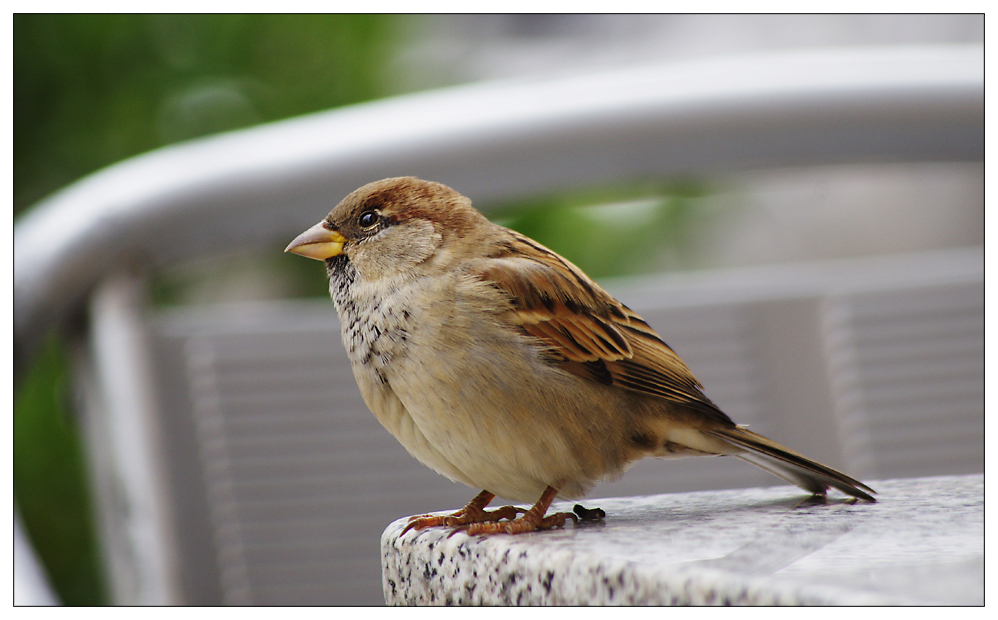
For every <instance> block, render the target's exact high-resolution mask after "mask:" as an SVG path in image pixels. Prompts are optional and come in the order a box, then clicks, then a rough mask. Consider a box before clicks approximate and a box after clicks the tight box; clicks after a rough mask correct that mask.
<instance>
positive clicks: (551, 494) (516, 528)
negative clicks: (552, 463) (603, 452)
mask: <svg viewBox="0 0 998 620" xmlns="http://www.w3.org/2000/svg"><path fill="white" fill-rule="evenodd" d="M557 494H558V489H556V488H554V487H552V486H549V487H547V488H546V489H545V490H544V493H543V494H542V495H541V498H540V499H539V500H537V503H536V504H534V505H533V507H531V509H530V510H527V511H525V512H524V514H523V516H522V517H517V518H515V519H513V520H512V521H510V522H508V523H499V522H498V521H495V522H491V523H484V522H483V523H472V524H470V525H463V526H461V527H458V528H457V529H456V530H454V531H453V532H451V533H450V536H453V535H454V534H456V533H458V532H464V533H465V534H467V535H468V536H484V535H489V534H522V533H524V532H533V531H536V530H549V529H551V528H555V527H563V526H564V525H565V523H566V521H567V520H568V519H571V520H572V522H573V523H575V524H578V523H579V518H578V517H576V516H575V515H574V514H573V513H571V512H557V513H555V514H553V515H548V516H546V517H545V516H544V513H545V512H547V510H548V507H550V506H551V502H552V501H553V500H554V498H555V496H556V495H557ZM450 536H448V538H449V537H450Z"/></svg>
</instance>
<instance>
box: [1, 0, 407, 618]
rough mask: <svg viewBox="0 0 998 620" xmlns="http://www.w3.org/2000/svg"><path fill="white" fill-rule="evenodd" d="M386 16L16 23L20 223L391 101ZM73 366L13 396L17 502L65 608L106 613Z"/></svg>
mask: <svg viewBox="0 0 998 620" xmlns="http://www.w3.org/2000/svg"><path fill="white" fill-rule="evenodd" d="M396 19H397V18H394V17H392V16H385V15H41V14H38V15H25V14H20V15H14V214H15V216H16V215H17V214H19V213H21V212H23V211H24V210H26V209H27V208H29V207H30V206H31V205H32V204H34V203H35V202H37V201H38V200H40V199H42V198H44V197H45V196H47V195H49V194H51V193H52V192H54V191H56V190H58V189H60V188H62V187H64V186H66V185H68V184H70V183H72V182H73V181H76V180H77V179H79V178H80V177H82V176H84V175H87V174H89V173H91V172H94V171H96V170H98V169H100V168H103V167H105V166H108V165H110V164H113V163H115V162H117V161H120V160H122V159H125V158H128V157H131V156H133V155H137V154H139V153H142V152H145V151H148V150H151V149H154V148H157V147H160V146H164V145H167V144H170V143H174V142H178V141H181V140H187V139H191V138H196V137H199V136H202V135H206V134H210V133H215V132H220V131H226V130H230V129H236V128H239V127H245V126H248V125H253V124H256V123H261V122H267V121H272V120H277V119H281V118H287V117H290V116H294V115H299V114H305V113H309V112H314V111H319V110H323V109H327V108H331V107H335V106H339V105H344V104H349V103H355V102H359V101H364V100H367V99H372V98H375V97H378V96H381V95H383V94H386V93H384V92H382V91H381V90H380V87H379V81H380V80H381V76H382V73H383V71H382V67H383V65H384V63H385V61H386V57H387V56H386V54H387V53H388V52H389V51H390V50H391V49H392V46H393V45H394V40H395V37H394V36H393V30H392V29H393V27H394V21H395V20H396ZM64 359H65V354H64V350H63V345H62V343H61V342H60V341H59V340H57V339H56V338H52V339H50V340H49V341H48V344H47V345H46V348H45V349H44V351H43V352H41V353H40V354H39V356H38V357H37V358H36V360H35V362H34V366H33V367H32V369H30V370H29V371H28V372H27V373H26V376H25V379H24V380H23V381H21V383H20V384H19V385H18V386H15V389H16V390H17V392H16V398H15V424H14V472H15V475H14V479H15V484H14V489H15V498H16V501H17V504H18V506H19V508H20V510H21V511H22V514H23V517H24V522H25V526H26V527H27V529H28V533H29V535H30V537H31V539H32V542H33V543H34V545H35V548H36V550H37V551H38V553H39V555H40V556H41V560H42V562H43V563H44V564H45V565H46V568H47V570H48V573H49V577H50V579H51V581H52V585H53V587H54V588H55V590H56V591H57V594H58V596H59V597H60V599H61V600H62V601H63V602H65V603H67V604H74V605H95V604H100V603H103V602H105V601H106V600H107V598H106V595H105V593H104V592H103V591H102V587H101V579H100V576H99V575H100V573H99V571H98V570H97V566H98V562H99V560H98V559H97V556H96V551H95V549H96V545H95V543H94V538H93V530H92V524H91V518H90V513H89V509H88V507H87V506H88V504H87V493H86V485H85V484H84V480H85V475H84V471H85V469H84V466H83V459H82V456H81V448H80V441H79V438H78V434H77V432H76V426H75V424H74V423H73V419H72V415H71V413H70V412H69V406H68V404H67V402H66V401H67V398H66V392H67V388H66V368H65V361H64Z"/></svg>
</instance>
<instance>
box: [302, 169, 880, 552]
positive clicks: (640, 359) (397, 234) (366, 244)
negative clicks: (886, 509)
mask: <svg viewBox="0 0 998 620" xmlns="http://www.w3.org/2000/svg"><path fill="white" fill-rule="evenodd" d="M286 251H287V252H293V253H295V254H300V255H301V256H306V257H308V258H314V259H316V260H323V261H325V263H326V271H327V272H328V274H329V291H330V294H331V296H332V298H333V302H334V303H335V305H336V310H337V312H338V313H339V316H340V320H341V322H342V330H343V344H344V345H345V346H346V349H347V352H348V354H349V357H350V362H351V365H352V367H353V372H354V376H355V377H356V379H357V384H358V385H359V386H360V391H361V394H362V395H363V397H364V402H366V403H367V406H368V407H369V408H370V409H371V411H372V412H374V415H375V417H377V418H378V421H380V422H381V424H383V425H384V426H385V428H387V429H388V430H389V431H390V432H391V433H392V434H393V435H394V436H395V438H396V439H398V440H399V442H400V443H401V444H402V445H403V446H405V448H406V450H408V451H409V453H410V454H412V455H413V456H414V457H416V458H417V459H418V460H419V461H420V462H422V463H424V464H425V465H427V466H429V467H431V468H432V469H434V470H435V471H437V472H439V473H441V474H443V475H444V476H447V477H448V478H450V479H451V480H457V481H460V482H463V483H464V484H467V485H469V486H471V487H475V488H479V489H483V491H482V492H481V493H480V494H479V495H478V496H477V497H475V498H474V499H473V500H472V501H471V502H470V503H469V504H468V505H467V506H465V507H464V508H463V509H461V510H459V511H458V512H456V513H454V514H452V515H450V516H446V517H440V516H429V515H424V516H421V517H414V518H413V519H412V520H411V521H410V523H409V527H414V528H416V529H420V528H423V527H428V526H436V525H445V526H464V528H463V529H465V531H467V533H469V534H492V533H498V532H507V533H510V534H515V533H519V532H528V531H531V530H535V529H546V528H551V527H558V526H562V525H564V524H565V522H566V519H568V518H571V519H573V520H575V515H573V514H571V513H557V514H553V515H549V516H545V513H546V512H547V509H548V507H549V506H550V505H551V502H552V501H553V500H554V499H555V497H561V498H566V499H567V498H573V497H580V496H582V495H584V494H585V493H586V492H587V491H588V489H589V488H591V486H592V485H593V484H594V483H595V482H597V481H599V480H602V479H606V478H612V477H615V476H619V475H620V474H621V473H622V472H623V471H624V470H625V469H626V467H627V465H628V464H630V463H631V462H633V461H636V460H638V459H641V458H644V457H646V456H656V457H682V456H706V455H724V454H727V455H736V456H738V457H741V458H743V459H745V460H746V461H749V462H751V463H753V464H755V465H758V466H759V467H762V468H763V469H765V470H766V471H769V472H770V473H773V474H775V475H777V476H779V477H780V478H783V479H784V480H787V481H789V482H791V483H793V484H796V485H798V486H800V487H801V488H803V489H806V490H807V491H809V492H811V493H813V494H816V495H823V494H825V493H826V492H827V490H828V488H829V487H834V488H836V489H839V490H840V491H842V492H844V493H847V494H849V495H852V496H854V497H857V498H860V499H864V500H868V501H874V499H873V497H871V496H870V495H869V494H868V493H867V492H869V493H874V491H873V490H872V489H871V488H869V487H868V486H866V485H864V484H863V483H862V482H859V481H858V480H855V479H853V478H850V477H849V476H846V475H845V474H842V473H840V472H838V471H835V470H834V469H831V468H830V467H826V466H824V465H821V464H819V463H816V462H814V461H811V460H809V459H807V458H805V457H804V456H801V455H800V454H797V453H796V452H793V451H791V450H788V449H787V448H784V447H783V446H781V445H779V444H777V443H775V442H773V441H770V440H769V439H766V438H765V437H763V436H761V435H758V434H756V433H753V432H752V431H750V430H748V429H746V428H744V427H741V426H738V425H736V424H735V423H734V422H732V420H731V418H729V417H728V416H727V415H726V414H725V413H724V412H723V411H721V410H720V409H718V408H717V406H716V405H714V403H712V402H711V401H710V399H708V398H707V397H706V396H705V395H704V393H703V391H702V389H703V386H701V385H700V382H699V381H697V379H696V377H694V376H693V373H692V372H691V371H690V369H689V368H688V367H687V366H686V364H685V363H683V361H682V360H681V359H679V356H677V355H676V353H675V352H673V350H672V349H671V348H669V346H668V345H667V344H666V343H665V342H664V341H663V340H662V339H661V338H660V337H659V336H658V334H656V333H655V331H654V330H652V328H651V327H649V326H648V324H647V323H645V322H644V320H642V318H641V317H640V316H638V315H637V314H635V313H634V312H633V311H631V309H630V308H628V307H627V306H625V305H624V304H622V303H620V302H619V301H617V300H616V299H614V298H613V297H611V296H610V295H609V294H608V293H607V292H606V291H604V290H603V289H602V288H600V287H599V285H597V284H596V283H595V282H593V281H592V280H590V279H589V278H588V277H587V276H586V275H585V274H584V273H582V271H580V270H579V269H578V268H577V267H576V266H575V265H573V264H571V263H570V262H568V261H567V260H565V259H564V258H562V257H561V256H558V255H557V254H555V253H554V252H552V251H551V250H549V249H547V248H545V247H544V246H542V245H540V244H539V243H537V242H535V241H532V240H530V239H528V238H527V237H524V236H523V235H521V234H519V233H517V232H515V231H512V230H509V229H507V228H504V227H502V226H499V225H496V224H493V223H491V222H489V221H488V220H487V219H486V218H485V217H484V216H483V215H482V214H481V213H479V212H478V211H477V210H475V209H474V208H473V207H472V206H471V201H470V200H469V199H467V198H465V197H464V196H462V195H461V194H459V193H457V192H456V191H454V190H453V189H451V188H449V187H447V186H445V185H441V184H439V183H432V182H429V181H423V180H420V179H416V178H412V177H400V178H391V179H384V180H381V181H377V182H374V183H370V184H368V185H365V186H363V187H361V188H360V189H358V190H356V191H354V192H353V193H351V194H350V195H349V196H347V197H346V198H344V199H343V201H342V202H340V203H339V204H338V205H336V207H335V208H334V209H333V210H332V211H331V212H330V213H329V215H327V216H326V218H325V219H324V220H322V221H321V222H319V223H318V224H316V225H315V226H313V227H312V228H310V229H308V230H307V231H305V232H304V233H302V234H301V235H300V236H298V238H296V239H295V240H294V241H292V242H291V244H290V245H289V246H288V247H287V250H286ZM496 495H500V496H502V497H507V498H510V499H513V500H514V501H522V502H526V503H529V502H531V501H536V503H535V504H534V505H533V507H532V508H531V509H530V510H529V511H525V514H523V515H522V516H518V513H519V512H524V511H523V510H522V509H517V508H513V507H511V506H506V507H504V508H500V509H498V510H493V511H486V510H485V507H486V506H487V505H488V503H489V502H490V501H492V499H493V498H494V497H495V496H496ZM538 498H539V499H538ZM503 520H505V521H503ZM406 529H408V528H406Z"/></svg>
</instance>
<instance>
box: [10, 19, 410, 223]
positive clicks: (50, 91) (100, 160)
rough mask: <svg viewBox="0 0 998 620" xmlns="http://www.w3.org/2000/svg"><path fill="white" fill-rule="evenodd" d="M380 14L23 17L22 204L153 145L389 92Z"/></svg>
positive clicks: (18, 129)
mask: <svg viewBox="0 0 998 620" xmlns="http://www.w3.org/2000/svg"><path fill="white" fill-rule="evenodd" d="M393 19H394V18H392V17H391V16H384V15H14V211H15V213H18V212H20V211H22V210H23V209H25V208H26V207H28V206H29V205H31V204H33V203H34V202H36V201H38V200H39V199H41V198H43V197H44V196H46V195H48V194H49V193H51V192H53V191H55V190H57V189H59V188H61V187H63V186H65V185H68V184H69V183H71V182H73V181H75V180H77V179H78V178H80V177H81V176H83V175H85V174H88V173H90V172H93V171H95V170H97V169H99V168H102V167H104V166H107V165H109V164H112V163H114V162H117V161H120V160H122V159H125V158H126V157H130V156H132V155H136V154H138V153H142V152H144V151H148V150H150V149H153V148H156V147H159V146H163V145H165V144H170V143H173V142H178V141H180V140H186V139H189V138H195V137H198V136H202V135H205V134H209V133H215V132H219V131H225V130H229V129H236V128H239V127H244V126H247V125H252V124H255V123H260V122H266V121H272V120H277V119H281V118H287V117H289V116H295V115H298V114H305V113H308V112H314V111H317V110H323V109H326V108H331V107H334V106H338V105H343V104H347V103H354V102H358V101H364V100H366V99H371V98H373V97H377V96H379V95H381V94H383V93H382V92H381V91H380V90H379V86H378V84H379V79H380V76H381V73H382V72H381V68H382V66H383V64H384V62H385V58H386V53H387V52H388V51H389V50H390V49H391V44H392V40H393V37H392V36H391V32H392V20H393Z"/></svg>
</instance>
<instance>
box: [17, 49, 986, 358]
mask: <svg viewBox="0 0 998 620" xmlns="http://www.w3.org/2000/svg"><path fill="white" fill-rule="evenodd" d="M983 63H984V54H983V47H982V46H980V45H967V46H938V47H906V48H863V49H860V48H853V49H829V50H812V51H807V52H793V53H787V52H783V53H769V54H758V55H751V56H748V55H746V56H738V57H733V58H732V57H729V58H716V59H707V60H698V61H694V62H685V63H676V64H666V65H656V66H647V67H638V68H633V69H627V70H620V71H615V72H611V73H603V74H598V75H586V76H573V77H563V78H558V79H552V80H546V81H537V80H518V81H504V82H497V83H482V84H473V85H469V86H462V87H456V88H450V89H444V90H439V91H433V92H427V93H421V94H415V95H408V96H403V97H397V98H393V99H388V100H382V101H376V102H373V103H368V104H363V105H356V106H351V107H346V108H342V109H337V110H332V111H329V112H323V113H318V114H314V115H310V116H305V117H301V118H295V119H291V120H286V121H281V122H276V123H272V124H269V125H264V126H260V127H255V128H252V129H246V130H242V131H236V132H232V133H228V134H223V135H218V136H214V137H209V138H203V139H199V140H194V141H191V142H188V143H184V144H179V145H175V146H170V147H167V148H163V149H160V150H157V151H153V152H151V153H147V154H145V155H141V156H138V157H135V158H133V159H130V160H127V161H124V162H122V163H119V164H116V165H114V166H111V167H109V168H106V169H104V170H102V171H99V172H97V173H95V174H93V175H90V176H89V177H87V178H84V179H83V180H81V181H79V182H77V183H74V184H73V185H71V186H69V187H68V188H66V189H64V190H62V191H60V192H59V193H57V194H55V195H53V196H51V197H49V198H48V199H46V200H44V201H42V202H41V203H39V204H38V205H37V206H36V207H35V208H34V209H33V210H32V211H31V212H29V213H28V214H26V215H25V216H24V217H23V218H21V220H20V221H18V222H17V223H16V226H15V231H14V337H15V369H16V368H17V365H18V362H23V361H24V358H25V356H26V354H28V353H30V351H31V350H32V349H33V348H34V346H35V345H36V344H37V342H38V340H39V338H40V337H41V336H42V335H43V334H44V333H45V331H46V330H47V329H48V327H49V326H51V325H52V324H53V323H54V322H55V321H56V320H58V319H59V318H60V317H62V316H64V315H65V314H66V313H67V312H68V311H69V310H71V309H73V308H74V307H77V306H78V305H79V304H80V303H81V302H82V300H83V299H85V296H86V295H87V293H88V292H89V291H90V289H91V288H92V287H93V285H94V284H95V283H96V282H97V281H98V280H99V279H100V278H101V276H102V274H104V273H107V272H108V271H110V270H112V269H114V268H115V267H116V266H119V265H121V264H122V262H123V261H144V262H148V263H151V264H153V265H155V264H164V263H167V262H170V261H175V260H180V259H184V258H190V257H194V256H198V255H205V254H211V253H216V252H224V251H226V250H231V249H234V248H238V247H241V246H245V245H248V244H249V245H260V244H267V243H273V244H274V245H275V247H279V246H281V245H283V243H284V242H285V241H286V240H287V239H288V238H290V236H293V235H294V234H295V233H297V232H299V231H300V230H301V229H302V228H303V227H304V226H306V225H308V224H311V223H313V222H314V221H315V219H316V218H317V217H318V216H319V215H321V214H323V213H325V212H326V211H328V209H329V208H331V206H332V205H333V204H334V203H335V202H337V201H338V200H339V198H340V197H342V196H343V195H345V194H346V193H348V192H349V191H351V190H353V189H355V188H356V187H358V186H359V185H361V184H363V183H366V182H369V181H371V180H374V179H378V178H382V177H386V176H397V175H403V174H411V175H416V176H421V177H423V178H429V179H433V180H437V181H441V182H443V183H447V184H449V185H452V186H454V187H455V188H456V189H458V190H459V191H461V192H462V193H465V194H466V195H469V196H472V197H473V198H474V199H475V202H476V204H477V205H479V206H484V207H486V208H487V207H488V206H489V205H490V204H494V203H496V202H498V201H501V200H510V199H516V198H521V197H525V196H528V195H531V194H537V193H543V192H550V191H556V190H557V189H559V188H564V187H572V186H579V185H590V184H599V183H606V182H613V181H619V180H639V179H645V178H662V177H665V176H671V175H684V174H697V175H700V174H704V173H711V172H717V171H723V170H731V169H750V168H759V167H776V166H806V165H824V164H834V163H845V162H887V161H889V162H899V161H936V160H940V161H943V160H945V161H962V160H982V159H983V153H984V133H983V126H984V104H983V101H984V88H983V83H984V70H983Z"/></svg>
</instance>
